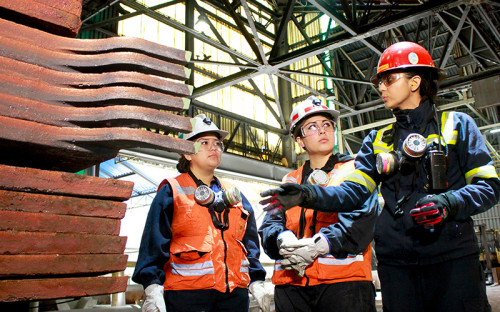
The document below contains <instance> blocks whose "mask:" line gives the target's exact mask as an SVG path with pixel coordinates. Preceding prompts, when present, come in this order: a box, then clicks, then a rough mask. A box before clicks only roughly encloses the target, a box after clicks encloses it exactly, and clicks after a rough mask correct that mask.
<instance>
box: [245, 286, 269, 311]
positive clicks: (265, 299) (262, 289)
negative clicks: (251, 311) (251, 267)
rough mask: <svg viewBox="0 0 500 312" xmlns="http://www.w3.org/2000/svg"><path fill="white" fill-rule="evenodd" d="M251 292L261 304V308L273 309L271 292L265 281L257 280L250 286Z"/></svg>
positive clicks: (263, 309)
mask: <svg viewBox="0 0 500 312" xmlns="http://www.w3.org/2000/svg"><path fill="white" fill-rule="evenodd" d="M248 289H249V290H250V293H252V295H253V297H254V298H255V300H257V303H258V304H259V307H260V309H261V310H262V311H263V312H270V311H271V299H272V298H271V292H270V290H269V289H268V288H267V287H266V285H265V283H264V281H255V282H252V283H251V284H250V286H248Z"/></svg>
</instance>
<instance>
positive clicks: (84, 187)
mask: <svg viewBox="0 0 500 312" xmlns="http://www.w3.org/2000/svg"><path fill="white" fill-rule="evenodd" d="M81 10H82V0H62V1H44V0H37V1H29V0H20V1H0V149H1V151H2V152H1V153H0V241H2V244H0V302H14V301H30V300H43V299H55V298H66V297H81V296H90V295H97V294H109V293H116V292H123V291H125V289H126V286H127V277H126V276H102V275H103V274H107V273H112V272H120V271H123V270H124V269H125V266H126V259H127V257H126V255H124V250H125V242H126V238H125V237H120V236H119V229H120V222H121V221H120V220H121V219H122V218H123V217H124V215H125V210H126V205H125V204H124V203H123V201H125V200H127V199H128V198H130V196H131V193H132V189H133V183H132V182H126V181H119V180H110V179H103V178H98V177H89V176H83V175H77V174H75V173H74V172H77V171H80V170H82V169H85V168H88V167H91V166H93V165H96V164H99V163H100V162H102V161H105V160H108V159H111V158H113V157H115V156H116V155H117V153H118V151H119V150H120V149H123V148H134V147H147V148H154V149H163V150H167V151H171V152H178V153H192V152H194V147H193V144H192V142H189V141H185V140H180V139H178V138H176V137H174V136H170V135H166V134H168V133H177V132H184V133H187V132H189V131H191V123H190V118H188V117H183V116H180V115H179V114H178V113H179V112H182V111H183V110H186V109H187V108H188V107H189V99H188V98H189V97H190V95H191V93H192V86H189V85H186V84H184V81H185V80H187V79H188V78H189V76H190V71H189V70H188V69H187V68H186V67H185V65H186V63H187V62H188V61H189V60H190V53H188V52H186V51H182V50H177V49H173V48H169V47H165V46H162V45H160V44H156V43H152V42H149V41H146V40H142V39H138V38H126V37H115V38H109V39H95V40H94V39H93V40H86V39H74V38H70V37H74V36H76V34H77V33H78V30H79V27H80V25H81V20H80V14H81ZM148 129H155V131H154V132H152V131H149V130H148Z"/></svg>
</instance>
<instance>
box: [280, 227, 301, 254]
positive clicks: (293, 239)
mask: <svg viewBox="0 0 500 312" xmlns="http://www.w3.org/2000/svg"><path fill="white" fill-rule="evenodd" d="M298 241H299V240H298V239H297V236H295V234H294V233H293V232H292V231H290V230H286V231H283V232H281V233H280V234H279V235H278V237H277V238H276V244H277V245H278V248H280V249H281V246H282V245H287V244H293V243H297V242H298Z"/></svg>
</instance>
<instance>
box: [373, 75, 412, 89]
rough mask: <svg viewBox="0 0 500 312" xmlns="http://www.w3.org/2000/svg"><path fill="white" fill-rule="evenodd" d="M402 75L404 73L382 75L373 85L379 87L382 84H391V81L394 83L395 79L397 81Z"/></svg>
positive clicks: (387, 85)
mask: <svg viewBox="0 0 500 312" xmlns="http://www.w3.org/2000/svg"><path fill="white" fill-rule="evenodd" d="M403 77H406V74H405V73H392V74H386V75H382V76H381V77H380V78H379V79H378V81H377V83H376V84H375V85H376V86H378V87H380V86H382V84H383V85H384V86H386V87H389V86H390V85H392V84H393V83H395V82H396V81H398V80H399V79H401V78H403Z"/></svg>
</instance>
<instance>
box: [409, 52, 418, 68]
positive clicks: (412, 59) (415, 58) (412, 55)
mask: <svg viewBox="0 0 500 312" xmlns="http://www.w3.org/2000/svg"><path fill="white" fill-rule="evenodd" d="M408 61H410V63H411V64H413V65H415V64H418V55H417V53H415V52H411V53H410V54H408Z"/></svg>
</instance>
